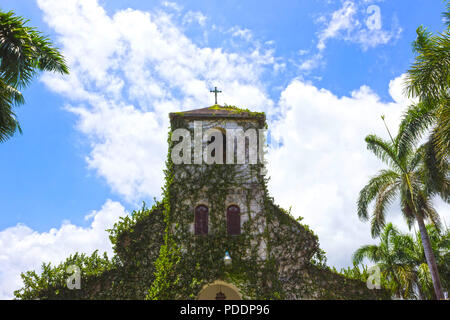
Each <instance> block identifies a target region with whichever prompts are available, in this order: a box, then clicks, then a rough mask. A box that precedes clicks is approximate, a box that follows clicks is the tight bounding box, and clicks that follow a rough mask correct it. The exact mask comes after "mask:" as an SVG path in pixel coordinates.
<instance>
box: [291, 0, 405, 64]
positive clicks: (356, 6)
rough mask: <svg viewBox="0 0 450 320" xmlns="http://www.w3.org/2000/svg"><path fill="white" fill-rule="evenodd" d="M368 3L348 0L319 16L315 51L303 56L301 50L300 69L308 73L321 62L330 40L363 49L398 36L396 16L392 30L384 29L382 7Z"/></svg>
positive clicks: (303, 53) (399, 30)
mask: <svg viewBox="0 0 450 320" xmlns="http://www.w3.org/2000/svg"><path fill="white" fill-rule="evenodd" d="M371 2H374V1H362V2H361V1H350V0H347V1H344V2H343V3H342V7H341V8H339V9H338V10H336V11H334V12H332V13H331V15H329V16H328V15H321V16H319V17H318V18H317V19H316V23H319V24H321V25H322V26H323V27H322V28H321V29H320V31H319V32H318V36H317V45H316V48H317V52H316V53H311V56H310V57H306V56H304V55H305V53H307V51H306V50H301V51H300V52H299V54H300V56H302V59H301V62H300V64H299V70H300V71H303V72H306V73H308V72H310V71H311V70H313V69H315V68H317V67H319V66H321V65H324V62H323V52H324V50H325V49H326V47H327V43H328V42H329V41H330V40H331V39H339V40H344V41H347V42H351V43H356V44H358V45H360V46H361V48H362V50H363V51H366V50H368V49H370V48H375V47H377V46H379V45H383V44H387V43H389V42H390V41H394V40H396V39H398V38H399V37H400V34H401V32H402V28H401V27H400V26H399V25H398V21H397V19H396V17H395V16H394V18H393V19H392V21H393V22H392V25H391V30H385V29H383V28H382V12H381V8H380V7H379V6H377V5H373V4H372V5H369V4H370V3H371Z"/></svg>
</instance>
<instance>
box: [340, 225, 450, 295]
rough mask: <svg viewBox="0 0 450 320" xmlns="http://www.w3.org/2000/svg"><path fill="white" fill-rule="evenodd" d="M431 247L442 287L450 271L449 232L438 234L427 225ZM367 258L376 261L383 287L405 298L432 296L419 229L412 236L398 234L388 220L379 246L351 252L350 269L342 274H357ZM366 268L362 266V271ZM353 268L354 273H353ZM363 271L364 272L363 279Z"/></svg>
mask: <svg viewBox="0 0 450 320" xmlns="http://www.w3.org/2000/svg"><path fill="white" fill-rule="evenodd" d="M426 228H427V231H428V234H429V236H430V241H431V246H432V248H433V252H434V254H435V256H436V259H437V265H438V268H439V271H440V273H441V275H443V276H442V280H443V281H442V283H443V285H444V287H445V288H448V285H449V280H450V279H449V272H450V261H449V260H450V252H449V250H448V248H449V246H450V233H449V231H448V230H446V232H445V233H443V234H441V233H440V232H439V231H438V230H437V229H436V228H435V227H434V226H432V225H427V226H426ZM364 258H366V259H368V260H369V261H371V262H374V263H376V265H377V266H378V267H379V268H380V271H381V276H382V278H381V280H384V281H383V286H384V287H385V288H388V289H390V290H391V291H392V293H393V295H395V296H396V297H398V298H400V297H401V298H404V299H416V298H419V299H433V298H435V295H434V291H433V283H432V280H431V274H430V271H429V268H428V265H427V263H426V258H425V253H424V250H423V245H422V241H421V236H420V232H419V233H417V234H416V235H415V237H414V236H412V235H410V234H404V233H401V232H399V231H398V230H397V228H395V227H394V226H393V225H392V224H391V223H389V224H387V225H386V226H385V227H384V229H383V231H382V233H381V234H380V243H379V245H365V246H362V247H361V248H359V249H358V250H356V251H355V253H354V254H353V264H354V267H353V269H348V270H346V272H345V274H350V275H352V276H353V275H354V274H355V273H356V276H358V275H359V273H358V271H359V268H358V265H359V264H361V263H362V261H363V259H364ZM364 270H365V267H364V266H363V271H364ZM355 271H356V272H355ZM364 277H365V278H367V275H366V274H363V279H362V280H364V281H365V279H364Z"/></svg>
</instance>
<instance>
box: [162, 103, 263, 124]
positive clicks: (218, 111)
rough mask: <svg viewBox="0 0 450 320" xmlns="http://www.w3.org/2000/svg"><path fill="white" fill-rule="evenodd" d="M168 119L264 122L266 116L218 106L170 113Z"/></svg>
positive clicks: (233, 107)
mask: <svg viewBox="0 0 450 320" xmlns="http://www.w3.org/2000/svg"><path fill="white" fill-rule="evenodd" d="M169 117H170V119H173V118H175V117H182V118H191V119H211V118H214V119H216V118H239V119H257V120H260V121H264V120H265V119H266V115H265V114H264V112H253V111H250V110H248V109H239V108H237V107H235V106H220V105H218V104H216V105H213V106H210V107H206V108H201V109H195V110H189V111H182V112H171V113H170V114H169Z"/></svg>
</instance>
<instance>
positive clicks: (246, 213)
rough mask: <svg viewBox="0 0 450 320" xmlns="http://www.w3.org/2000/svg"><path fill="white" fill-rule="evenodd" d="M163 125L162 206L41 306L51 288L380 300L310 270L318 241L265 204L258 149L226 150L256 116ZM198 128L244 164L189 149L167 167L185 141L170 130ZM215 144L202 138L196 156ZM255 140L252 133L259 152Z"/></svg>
mask: <svg viewBox="0 0 450 320" xmlns="http://www.w3.org/2000/svg"><path fill="white" fill-rule="evenodd" d="M170 121H171V132H170V134H169V139H168V142H169V154H168V157H167V162H166V164H167V168H166V170H165V175H166V182H165V186H164V188H163V190H164V194H163V199H162V201H161V202H157V203H156V204H155V205H154V206H153V207H152V208H151V209H147V208H143V209H142V210H140V211H136V212H135V213H134V214H133V215H132V217H131V218H130V217H126V218H124V219H122V220H121V221H120V222H118V223H117V224H116V225H115V227H114V228H113V230H111V231H110V233H111V240H112V242H113V245H114V250H115V254H116V256H115V258H114V262H113V263H112V264H111V265H110V266H109V267H108V268H105V270H104V271H103V272H99V273H98V274H90V275H87V274H86V275H84V276H83V277H82V286H81V289H79V290H68V289H67V288H65V287H64V285H61V286H53V287H51V288H50V289H49V290H48V292H47V293H46V297H47V298H57V296H56V295H55V294H54V291H55V290H56V289H57V290H59V291H60V294H59V297H63V298H81V299H90V298H101V299H144V298H149V299H218V300H223V299H386V298H389V296H388V295H387V293H386V292H385V291H384V290H382V289H381V290H376V289H373V290H369V289H368V288H367V286H366V284H365V283H363V282H361V281H359V280H353V279H348V278H345V277H344V276H342V275H340V274H338V273H335V272H333V271H332V270H330V269H328V268H326V267H324V266H320V265H318V264H317V263H314V262H313V261H314V257H316V256H317V254H319V253H320V248H319V242H318V238H317V236H316V235H315V234H314V233H313V232H312V231H311V230H310V229H309V228H308V226H306V225H303V224H301V221H300V220H299V219H295V218H294V217H292V216H291V215H290V214H289V212H287V211H286V210H284V209H282V208H280V207H279V206H277V205H276V204H275V203H274V200H273V199H272V198H271V197H270V196H269V194H268V191H267V177H266V175H265V171H264V170H265V168H264V162H263V161H262V160H263V159H262V158H263V157H262V155H263V152H260V151H261V149H258V157H257V159H258V161H257V162H256V163H255V162H254V161H253V162H252V161H250V154H251V152H252V151H251V150H249V148H250V147H249V146H250V144H251V141H250V140H251V139H250V138H248V139H244V142H245V141H247V142H245V144H244V148H243V149H239V148H238V147H237V144H238V142H239V141H238V139H236V140H235V142H236V144H235V145H234V146H230V141H229V140H227V132H228V131H231V130H235V129H241V130H242V131H243V132H248V130H249V129H250V131H251V130H254V131H255V132H260V131H261V130H263V129H265V128H266V126H267V125H266V119H265V115H264V113H257V112H251V111H249V110H241V109H238V108H235V107H222V106H218V105H214V106H212V107H208V108H203V109H197V110H192V111H187V112H178V113H171V114H170ZM196 126H197V127H196ZM199 126H200V127H199ZM199 128H201V131H202V133H204V132H207V131H208V129H216V132H217V131H218V132H221V133H222V134H223V141H222V142H221V143H223V146H224V152H225V154H224V155H223V160H224V161H223V162H226V159H227V156H228V157H230V152H231V153H233V155H234V156H236V157H237V156H238V153H239V152H243V155H244V156H245V157H244V158H245V163H240V164H235V163H233V164H230V163H228V164H226V163H224V164H218V163H212V164H205V163H204V162H202V163H201V164H198V163H197V164H196V163H195V161H196V160H195V157H196V156H198V155H199V154H198V151H199V149H197V150H195V148H198V146H194V145H192V144H191V148H192V149H191V154H190V158H191V160H192V162H191V163H190V164H189V163H188V164H186V163H182V164H177V163H175V162H176V161H174V159H175V158H176V156H180V155H181V154H178V155H173V151H174V149H175V146H176V145H177V143H180V142H181V141H182V140H183V139H186V138H187V137H186V136H185V137H184V138H180V137H179V136H176V137H175V136H174V133H175V130H177V129H184V130H185V132H189V133H190V136H191V137H193V138H194V139H195V135H196V134H197V135H198V134H199V133H198V132H197V131H196V129H199ZM186 130H187V131H186ZM219 138H220V137H219V136H217V135H216V136H214V139H212V138H211V137H207V138H206V139H202V138H201V141H202V145H201V147H202V149H204V148H205V147H206V146H207V145H208V143H209V142H212V141H216V142H218V140H219ZM253 138H254V137H253ZM261 139H262V135H257V143H258V147H260V146H262V145H263V144H264V141H262V140H261ZM185 142H186V141H185ZM241 142H242V141H241ZM253 142H255V141H253ZM177 152H178V149H177ZM185 152H186V150H184V151H183V152H182V153H183V154H182V156H186V154H185ZM196 152H197V154H196ZM202 152H203V151H202ZM218 154H219V155H220V153H218ZM187 155H188V156H189V152H188V154H187ZM202 155H203V153H202ZM185 159H186V158H185ZM216 159H217V158H216ZM197 160H198V159H197ZM216 162H217V161H216ZM288 186H289V184H287V185H286V187H288Z"/></svg>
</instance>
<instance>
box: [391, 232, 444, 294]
mask: <svg viewBox="0 0 450 320" xmlns="http://www.w3.org/2000/svg"><path fill="white" fill-rule="evenodd" d="M426 228H427V232H428V234H429V237H430V241H431V247H432V249H433V252H434V255H435V257H436V264H437V267H438V269H439V273H440V275H441V281H442V286H443V287H444V288H447V290H448V288H449V285H450V252H449V248H450V232H449V230H448V229H447V230H445V232H443V233H441V232H439V230H437V229H436V228H435V227H434V226H433V225H427V226H426ZM396 241H397V243H398V244H399V245H400V247H401V250H402V252H403V253H404V255H403V256H404V258H405V261H406V263H407V264H408V265H411V266H413V267H414V270H415V272H414V278H413V279H412V280H413V282H414V284H415V286H416V288H417V293H418V296H419V297H420V298H421V299H424V298H427V299H433V298H434V297H435V295H434V292H433V283H432V279H431V275H430V271H429V268H428V265H427V263H426V257H425V252H424V250H423V245H422V239H421V237H420V232H418V233H416V234H415V235H414V236H412V235H410V234H400V235H399V236H398V237H397V238H396Z"/></svg>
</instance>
